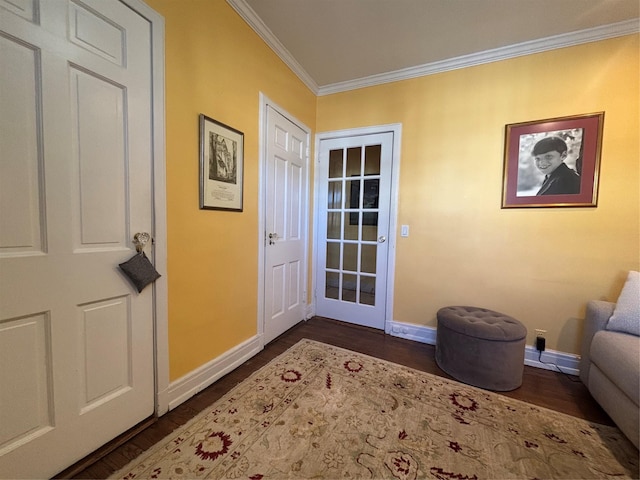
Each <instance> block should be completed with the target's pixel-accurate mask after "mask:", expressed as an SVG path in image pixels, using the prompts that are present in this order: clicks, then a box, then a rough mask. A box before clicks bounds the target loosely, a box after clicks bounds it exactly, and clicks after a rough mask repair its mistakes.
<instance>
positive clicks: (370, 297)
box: [360, 276, 376, 305]
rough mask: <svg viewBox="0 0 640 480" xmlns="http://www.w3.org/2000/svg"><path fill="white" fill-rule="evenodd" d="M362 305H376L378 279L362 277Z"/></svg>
mask: <svg viewBox="0 0 640 480" xmlns="http://www.w3.org/2000/svg"><path fill="white" fill-rule="evenodd" d="M360 303H364V304H365V305H375V304H376V278H375V277H362V276H361V277H360Z"/></svg>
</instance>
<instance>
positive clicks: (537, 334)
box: [536, 328, 547, 337]
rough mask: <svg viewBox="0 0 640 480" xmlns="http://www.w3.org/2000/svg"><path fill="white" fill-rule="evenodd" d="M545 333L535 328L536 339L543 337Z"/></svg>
mask: <svg viewBox="0 0 640 480" xmlns="http://www.w3.org/2000/svg"><path fill="white" fill-rule="evenodd" d="M545 333H547V331H546V330H541V329H539V328H536V337H544V334H545Z"/></svg>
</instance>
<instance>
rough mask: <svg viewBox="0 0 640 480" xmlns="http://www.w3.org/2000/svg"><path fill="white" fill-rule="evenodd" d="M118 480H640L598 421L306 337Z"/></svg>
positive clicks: (627, 452) (634, 464)
mask: <svg viewBox="0 0 640 480" xmlns="http://www.w3.org/2000/svg"><path fill="white" fill-rule="evenodd" d="M114 478H123V479H132V478H136V479H141V478H145V479H146V478H189V479H196V478H215V479H217V478H221V479H223V478H224V479H227V478H230V479H237V478H243V479H251V480H260V479H269V478H298V479H311V478H325V479H337V478H350V479H351V478H353V479H355V478H375V479H379V478H398V479H413V478H434V479H440V480H451V479H455V480H465V479H508V478H521V479H535V478H537V479H546V478H570V479H586V478H638V450H636V449H635V447H634V446H633V445H632V444H631V443H630V442H629V441H628V440H627V439H626V438H625V437H624V436H623V435H622V434H621V433H620V431H619V430H618V429H616V428H612V427H607V426H603V425H598V424H593V423H589V422H587V421H584V420H580V419H577V418H574V417H571V416H568V415H564V414H561V413H557V412H553V411H551V410H546V409H544V408H540V407H536V406H533V405H530V404H527V403H523V402H520V401H517V400H513V399H510V398H507V397H504V396H501V395H498V394H494V393H492V392H487V391H484V390H481V389H477V388H474V387H470V386H467V385H463V384H460V383H457V382H454V381H450V380H447V379H444V378H440V377H437V376H434V375H430V374H427V373H424V372H419V371H416V370H412V369H409V368H407V367H403V366H400V365H396V364H394V363H390V362H387V361H384V360H380V359H377V358H372V357H369V356H366V355H362V354H359V353H355V352H351V351H349V350H343V349H340V348H337V347H333V346H329V345H325V344H322V343H318V342H314V341H310V340H302V341H300V342H299V343H298V344H296V345H295V346H293V347H292V348H290V349H289V350H288V351H287V352H285V353H283V354H282V355H280V356H279V357H277V358H276V359H274V360H273V361H271V363H269V364H268V365H266V366H264V367H263V368H262V369H260V370H258V371H257V372H255V373H254V374H253V375H252V376H251V377H249V378H248V379H247V380H245V381H244V382H242V383H241V384H239V385H238V386H236V387H235V388H234V389H233V390H231V391H229V392H228V393H227V394H226V395H225V396H224V397H222V398H221V399H220V400H219V401H217V402H216V403H214V404H213V405H212V406H211V407H210V408H208V409H207V410H205V411H204V412H202V413H201V414H200V415H199V416H198V417H196V418H194V419H193V420H192V421H190V422H189V423H188V424H187V425H185V426H183V427H181V428H179V429H177V430H176V431H174V432H173V433H172V434H171V435H169V436H168V437H167V438H165V440H163V441H162V442H160V443H159V444H158V445H157V446H155V447H154V448H153V449H151V450H150V451H149V452H146V453H145V454H143V455H142V456H141V457H139V458H138V459H136V460H134V461H133V462H131V463H130V464H129V465H128V466H127V467H125V468H124V469H123V470H121V471H120V472H118V473H117V474H116V476H115V477H114Z"/></svg>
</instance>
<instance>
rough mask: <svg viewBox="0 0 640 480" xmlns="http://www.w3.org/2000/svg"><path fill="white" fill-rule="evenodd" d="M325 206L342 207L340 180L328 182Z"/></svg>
mask: <svg viewBox="0 0 640 480" xmlns="http://www.w3.org/2000/svg"><path fill="white" fill-rule="evenodd" d="M327 208H330V209H334V208H342V182H341V181H337V182H329V195H328V198H327Z"/></svg>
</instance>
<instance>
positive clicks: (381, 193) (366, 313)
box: [316, 133, 393, 329]
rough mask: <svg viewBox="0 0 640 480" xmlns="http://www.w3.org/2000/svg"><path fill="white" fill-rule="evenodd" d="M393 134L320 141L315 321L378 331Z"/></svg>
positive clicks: (381, 319)
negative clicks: (321, 318)
mask: <svg viewBox="0 0 640 480" xmlns="http://www.w3.org/2000/svg"><path fill="white" fill-rule="evenodd" d="M392 146H393V134H392V133H383V134H375V135H361V136H354V137H348V138H339V139H330V140H322V141H321V142H320V152H319V160H320V163H319V174H318V175H319V183H318V184H319V192H318V205H319V208H318V212H319V215H318V232H317V235H318V270H317V274H316V285H317V296H316V313H317V315H320V316H324V317H329V318H335V319H338V320H343V321H348V322H352V323H357V324H359V325H366V326H370V327H374V328H380V329H383V328H384V322H385V307H386V283H387V250H388V243H387V238H388V236H389V209H390V202H391V167H392Z"/></svg>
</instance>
